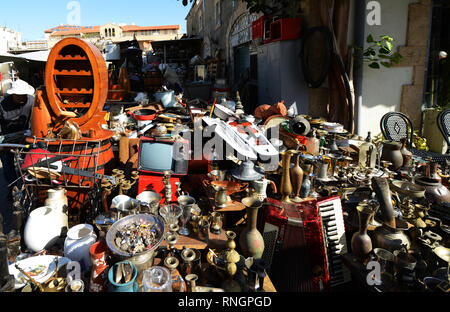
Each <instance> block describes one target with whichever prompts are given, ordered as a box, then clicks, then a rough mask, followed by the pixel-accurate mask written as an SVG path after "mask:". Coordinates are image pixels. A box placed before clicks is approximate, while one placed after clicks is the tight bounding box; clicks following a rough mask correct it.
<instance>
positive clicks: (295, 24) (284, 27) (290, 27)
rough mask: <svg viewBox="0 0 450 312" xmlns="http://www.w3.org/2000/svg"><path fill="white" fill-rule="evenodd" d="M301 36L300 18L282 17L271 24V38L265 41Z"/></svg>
mask: <svg viewBox="0 0 450 312" xmlns="http://www.w3.org/2000/svg"><path fill="white" fill-rule="evenodd" d="M300 36H301V19H300V18H282V19H279V20H276V21H275V22H273V23H271V24H270V39H268V40H266V41H264V43H269V42H274V41H280V40H294V39H298V38H300Z"/></svg>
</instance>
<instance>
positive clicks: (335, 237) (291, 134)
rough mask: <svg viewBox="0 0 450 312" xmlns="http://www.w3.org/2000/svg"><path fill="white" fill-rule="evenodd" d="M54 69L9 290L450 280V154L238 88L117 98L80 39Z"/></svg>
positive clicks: (1, 265) (421, 286)
mask: <svg viewBox="0 0 450 312" xmlns="http://www.w3.org/2000/svg"><path fill="white" fill-rule="evenodd" d="M45 78H46V79H45V86H44V87H42V88H41V89H39V90H38V91H37V93H36V98H37V100H36V103H35V106H34V108H33V113H32V129H31V134H30V135H29V136H28V137H27V138H26V141H27V144H26V145H22V146H19V145H18V146H16V148H15V149H14V150H13V151H14V153H15V156H16V161H17V164H18V168H17V169H18V171H19V176H20V183H19V184H18V186H17V187H15V188H14V190H13V194H12V195H13V198H14V213H13V214H14V228H15V230H13V231H12V232H10V233H8V235H2V236H1V237H0V287H1V290H2V291H17V292H19V291H20V292H88V291H89V292H103V291H110V292H210V291H213V292H223V291H227V292H263V291H266V292H271V291H305V292H312V291H333V290H337V289H340V288H343V289H352V287H353V288H354V287H359V284H361V285H363V286H364V287H367V289H368V290H369V291H370V290H372V291H408V290H410V291H443V292H448V291H449V281H450V277H449V270H450V240H449V238H450V236H449V234H450V226H449V221H450V204H449V203H450V192H449V191H448V188H447V187H448V184H449V177H450V166H449V164H448V163H447V162H446V161H443V162H439V163H438V162H433V161H432V160H431V159H427V158H424V157H418V156H416V155H413V154H412V153H411V152H410V151H409V150H408V148H407V146H406V145H405V141H404V140H403V141H402V142H395V141H389V140H382V139H381V140H373V139H372V137H371V134H370V133H369V135H368V136H367V138H366V139H365V140H364V139H362V138H360V137H358V136H356V135H353V134H351V133H348V132H347V131H346V130H345V129H344V127H343V126H342V125H340V124H337V123H333V122H327V121H326V120H324V119H323V118H312V117H310V116H299V115H295V114H291V112H289V110H288V109H286V107H285V106H284V104H283V103H282V102H280V103H277V104H274V105H272V106H269V105H263V106H260V107H258V108H257V109H256V111H255V112H247V111H245V105H243V103H242V102H241V100H240V98H239V94H236V97H235V98H234V99H226V98H220V99H219V98H215V99H212V101H211V102H210V103H205V102H203V101H200V100H195V99H194V100H192V99H191V100H188V99H185V98H183V97H180V98H178V99H174V98H173V94H172V93H170V92H167V91H165V92H163V93H164V94H160V95H157V94H154V96H155V98H156V97H157V96H159V97H158V100H157V102H150V101H146V102H141V103H134V105H131V106H129V105H128V106H127V105H125V104H121V103H120V102H116V103H114V104H111V103H110V105H109V110H108V111H104V106H105V103H106V100H107V97H108V72H107V69H106V64H105V61H104V60H103V57H102V55H101V53H100V52H99V51H98V50H97V49H96V48H95V47H94V46H92V45H90V44H88V43H85V42H84V41H82V40H79V39H76V38H69V39H64V40H62V41H60V42H59V43H58V44H57V45H56V46H55V47H54V48H53V49H52V51H51V53H50V56H49V61H48V62H47V68H46V77H45ZM168 91H170V89H168ZM155 93H158V91H155ZM167 93H168V94H169V96H168V97H167ZM173 104H176V105H173ZM251 113H253V115H251ZM0 224H1V223H0ZM377 265H378V266H379V268H380V269H379V270H373V268H374V266H377ZM368 281H373V283H370V282H368Z"/></svg>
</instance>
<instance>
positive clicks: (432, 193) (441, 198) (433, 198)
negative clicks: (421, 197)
mask: <svg viewBox="0 0 450 312" xmlns="http://www.w3.org/2000/svg"><path fill="white" fill-rule="evenodd" d="M415 183H416V184H418V185H422V186H423V187H425V189H426V191H425V197H426V198H427V199H428V200H429V201H430V202H432V203H434V202H436V203H438V204H441V203H447V202H450V191H449V190H448V188H446V187H445V186H443V185H442V184H441V183H440V182H439V181H436V180H434V179H430V178H425V177H420V178H417V179H416V180H415Z"/></svg>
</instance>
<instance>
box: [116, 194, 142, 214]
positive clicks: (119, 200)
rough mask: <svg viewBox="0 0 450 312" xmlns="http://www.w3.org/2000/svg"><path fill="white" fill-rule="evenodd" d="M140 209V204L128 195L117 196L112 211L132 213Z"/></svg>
mask: <svg viewBox="0 0 450 312" xmlns="http://www.w3.org/2000/svg"><path fill="white" fill-rule="evenodd" d="M138 207H139V202H138V201H137V200H135V199H133V198H131V197H129V196H127V195H117V196H116V197H114V198H113V200H112V202H111V209H113V210H118V211H122V212H130V211H133V210H135V209H136V208H138Z"/></svg>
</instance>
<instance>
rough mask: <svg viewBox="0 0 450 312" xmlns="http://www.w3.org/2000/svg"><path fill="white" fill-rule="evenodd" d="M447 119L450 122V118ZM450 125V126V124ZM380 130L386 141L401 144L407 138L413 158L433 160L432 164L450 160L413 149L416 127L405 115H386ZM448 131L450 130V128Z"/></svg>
mask: <svg viewBox="0 0 450 312" xmlns="http://www.w3.org/2000/svg"><path fill="white" fill-rule="evenodd" d="M447 118H449V120H450V116H448V117H447ZM448 124H449V125H450V122H449V123H448ZM380 128H381V132H382V133H383V136H384V137H385V138H386V140H390V141H396V142H400V140H401V139H404V138H406V146H407V148H408V150H409V151H410V152H411V153H413V157H415V158H422V159H423V160H426V159H427V158H431V161H432V162H443V161H445V160H450V155H446V154H445V155H443V154H439V153H434V152H427V151H424V150H417V149H415V148H413V147H412V143H413V141H414V126H413V124H412V122H411V119H409V117H408V116H406V115H405V114H403V113H400V112H389V113H387V114H385V115H384V116H383V117H382V118H381V121H380ZM448 129H449V130H450V126H449V127H448ZM441 131H442V130H441ZM444 137H445V135H444Z"/></svg>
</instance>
